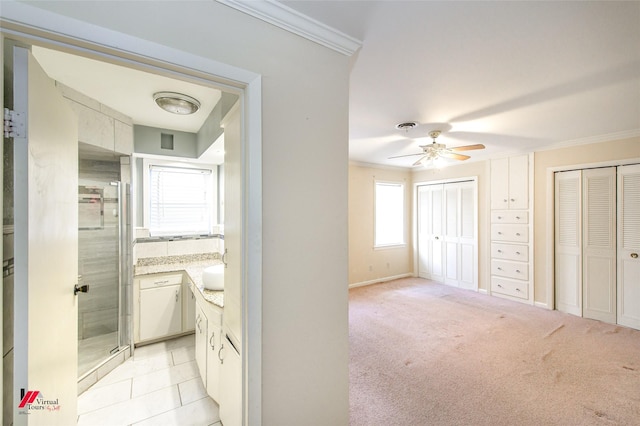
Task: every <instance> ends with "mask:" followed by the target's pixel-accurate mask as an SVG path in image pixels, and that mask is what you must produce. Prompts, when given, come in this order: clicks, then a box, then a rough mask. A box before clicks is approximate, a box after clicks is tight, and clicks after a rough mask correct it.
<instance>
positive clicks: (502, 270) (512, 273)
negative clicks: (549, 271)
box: [491, 259, 529, 280]
mask: <svg viewBox="0 0 640 426" xmlns="http://www.w3.org/2000/svg"><path fill="white" fill-rule="evenodd" d="M491 275H498V276H501V277H507V278H515V279H518V280H528V279H529V265H528V264H527V263H522V262H510V261H508V260H496V259H493V260H491Z"/></svg>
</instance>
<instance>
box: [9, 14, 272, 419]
mask: <svg viewBox="0 0 640 426" xmlns="http://www.w3.org/2000/svg"><path fill="white" fill-rule="evenodd" d="M0 27H1V31H2V35H3V37H2V38H0V41H3V40H4V37H8V38H12V39H16V40H19V41H23V42H25V43H28V44H38V45H42V46H44V47H49V48H58V49H60V48H64V49H65V50H66V51H71V52H72V53H75V54H79V55H82V56H89V57H92V58H94V59H98V60H102V61H105V62H111V63H117V64H121V65H125V66H130V67H135V68H138V69H144V70H146V71H148V72H152V73H158V74H162V75H165V76H169V77H174V78H177V79H182V80H187V81H191V82H194V83H199V84H203V85H209V86H214V87H217V88H221V89H223V90H226V91H229V92H232V93H236V94H238V95H239V96H240V97H241V99H242V121H243V128H242V131H243V144H244V155H243V158H242V163H243V164H242V169H243V175H244V182H243V183H242V186H243V193H244V194H243V212H242V216H243V217H242V223H243V228H244V229H243V235H245V238H244V240H243V248H242V253H243V266H242V275H243V279H242V340H243V342H242V347H243V348H246V349H245V350H243V353H242V366H243V368H242V371H243V377H242V388H243V391H242V393H243V401H242V407H243V424H251V425H260V424H261V421H262V412H261V411H262V395H261V393H262V379H261V377H262V371H261V370H262V367H261V364H262V331H261V330H262V283H261V281H262V239H261V237H260V236H261V235H262V136H261V135H262V113H261V110H262V107H261V106H262V95H261V93H262V89H261V85H262V83H261V76H260V75H259V74H256V73H253V72H250V71H247V70H244V69H241V68H237V67H234V66H230V65H227V64H224V63H221V62H217V61H214V60H212V59H208V58H204V57H201V56H197V55H193V54H190V53H187V52H183V51H180V50H177V49H174V48H171V47H167V46H163V45H160V44H157V43H153V42H150V41H147V40H143V39H140V38H137V37H132V36H129V35H126V34H123V33H119V32H116V31H112V30H109V29H105V28H100V27H97V26H94V25H90V24H88V23H84V22H79V21H77V20H75V19H71V18H68V17H65V16H61V15H58V14H54V13H52V12H49V11H46V10H43V9H38V8H35V7H32V6H29V5H26V4H21V3H17V2H9V1H6V2H3V4H2V13H1V16H0ZM176 64H180V65H176ZM247 236H251V238H248V237H247Z"/></svg>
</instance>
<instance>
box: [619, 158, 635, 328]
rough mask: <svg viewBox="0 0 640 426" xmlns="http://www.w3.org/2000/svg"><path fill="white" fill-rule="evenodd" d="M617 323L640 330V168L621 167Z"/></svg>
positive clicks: (633, 166)
mask: <svg viewBox="0 0 640 426" xmlns="http://www.w3.org/2000/svg"><path fill="white" fill-rule="evenodd" d="M618 324H621V325H625V326H627V327H632V328H636V329H639V330H640V165H632V166H621V167H618Z"/></svg>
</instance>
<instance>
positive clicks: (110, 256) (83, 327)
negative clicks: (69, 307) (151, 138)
mask: <svg viewBox="0 0 640 426" xmlns="http://www.w3.org/2000/svg"><path fill="white" fill-rule="evenodd" d="M78 177H79V179H80V184H82V181H83V180H84V179H86V180H93V181H100V182H106V183H109V182H112V181H118V180H120V163H119V162H109V161H95V160H80V161H79V175H78ZM104 201H105V202H104V227H103V228H102V229H91V230H85V229H81V230H79V231H78V253H79V256H78V271H79V272H78V273H79V274H81V275H82V284H88V285H89V292H88V293H82V294H80V295H79V297H82V303H80V304H79V309H78V338H79V339H87V338H91V337H94V336H98V335H102V334H106V333H112V332H116V331H117V330H118V300H119V289H118V272H119V271H118V261H119V259H118V233H117V225H118V217H117V215H116V214H115V212H117V210H118V202H117V187H115V186H107V187H105V192H104ZM80 214H82V213H80ZM80 222H82V218H80Z"/></svg>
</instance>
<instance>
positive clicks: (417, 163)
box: [411, 155, 427, 166]
mask: <svg viewBox="0 0 640 426" xmlns="http://www.w3.org/2000/svg"><path fill="white" fill-rule="evenodd" d="M425 158H427V156H426V155H423V156H422V157H420V159H419V160H418V161H416V162H415V163H413V164H412V165H411V166H419V165H420V164H422V160H424V159H425Z"/></svg>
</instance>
